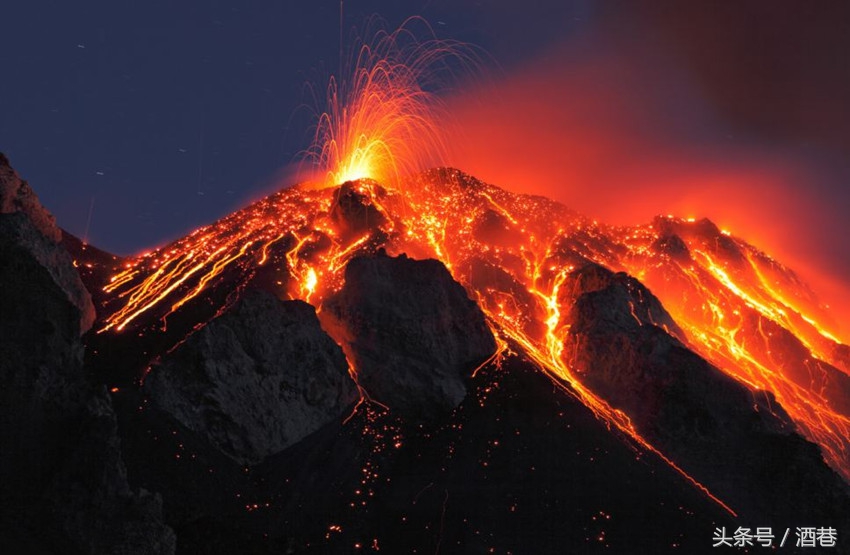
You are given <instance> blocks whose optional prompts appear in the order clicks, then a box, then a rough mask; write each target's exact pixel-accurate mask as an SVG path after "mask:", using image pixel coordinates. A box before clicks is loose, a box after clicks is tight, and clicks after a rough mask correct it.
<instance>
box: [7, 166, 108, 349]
mask: <svg viewBox="0 0 850 555" xmlns="http://www.w3.org/2000/svg"><path fill="white" fill-rule="evenodd" d="M0 214H9V215H13V214H20V215H21V216H23V218H19V219H18V220H12V222H14V223H9V224H5V225H4V227H3V229H2V233H3V234H4V235H10V237H12V236H13V237H14V240H15V241H16V242H17V243H18V244H19V245H20V246H21V247H23V248H25V249H27V250H28V251H30V252H31V253H32V255H33V256H35V258H36V260H38V262H39V263H40V264H41V265H42V266H43V267H44V268H46V269H47V270H48V271H49V272H50V275H51V276H52V278H53V280H54V281H55V282H56V284H58V285H59V287H60V288H61V289H62V291H64V292H65V295H66V296H67V297H68V300H69V301H71V303H72V304H73V305H74V306H76V307H77V309H78V310H79V311H80V333H85V332H86V331H88V329H89V328H91V325H92V323H93V322H94V319H95V310H94V305H93V304H92V301H91V295H90V294H89V292H88V291H87V290H86V288H85V286H84V285H83V282H82V281H81V280H80V276H79V274H78V273H77V271H76V269H75V268H74V267H73V264H72V261H71V257H70V255H69V254H68V252H67V251H66V250H65V249H64V248H63V247H62V246H61V244H60V242H61V241H62V232H61V230H60V229H59V228H58V227H57V226H56V222H55V221H54V219H53V215H52V214H50V212H48V211H47V210H46V209H45V208H44V207H43V206H42V205H41V203H40V202H39V201H38V197H37V196H36V194H35V193H34V192H33V190H32V189H31V188H30V186H29V184H27V182H26V181H23V180H22V179H21V178H20V177H19V176H18V173H17V172H16V171H15V170H14V169H13V168H12V167H11V166H10V165H9V159H8V158H6V156H5V155H3V154H2V153H0ZM20 219H26V220H28V221H29V222H30V224H31V225H30V226H26V225H23V224H21V223H19V222H20Z"/></svg>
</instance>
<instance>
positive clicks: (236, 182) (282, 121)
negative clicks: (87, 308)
mask: <svg viewBox="0 0 850 555" xmlns="http://www.w3.org/2000/svg"><path fill="white" fill-rule="evenodd" d="M814 4H815V3H806V2H802V1H801V2H791V1H778V2H770V3H769V6H766V5H765V3H764V2H760V1H758V0H741V1H739V2H710V1H706V2H702V1H699V2H687V3H683V2H676V1H666V0H661V1H654V2H648V1H647V2H643V1H630V2H613V1H607V0H605V1H597V0H571V1H556V0H525V1H521V2H517V1H514V0H455V1H452V0H419V1H407V2H404V1H390V0H383V1H381V0H368V1H367V0H363V1H354V0H349V1H347V2H345V10H344V14H345V16H344V22H343V27H344V29H345V35H346V36H349V31H350V29H351V28H352V27H354V26H362V25H363V23H364V22H365V20H366V19H367V17H369V16H370V15H372V14H378V15H380V16H381V17H382V18H384V19H385V20H386V21H387V26H388V28H394V27H395V26H397V25H398V24H399V23H400V22H401V21H403V20H404V19H406V18H407V17H409V16H412V15H421V16H424V17H425V18H426V19H427V20H428V21H430V22H431V24H432V26H433V27H434V29H435V31H436V32H437V34H438V35H439V36H440V37H441V38H448V39H457V40H461V41H464V42H469V43H473V44H476V45H478V46H480V47H481V48H483V49H484V50H486V51H487V52H488V53H489V55H490V56H491V58H492V60H493V62H494V63H493V64H492V65H493V66H494V67H495V66H499V69H493V68H491V69H493V71H492V80H493V83H494V84H495V89H496V90H497V92H498V89H499V86H501V85H504V86H505V94H504V96H505V98H511V99H517V98H518V100H517V102H516V105H515V106H512V107H509V110H510V111H511V112H512V115H513V116H514V117H513V122H512V125H513V126H514V127H512V128H511V132H510V134H511V137H515V140H517V141H521V143H522V144H520V145H518V146H525V147H528V145H529V144H534V143H536V142H540V143H542V140H537V141H536V140H535V139H536V134H537V130H536V129H529V130H528V133H527V136H525V135H524V134H523V133H517V132H516V131H517V129H516V125H517V122H519V124H521V123H522V122H523V121H526V119H528V120H529V121H531V120H532V119H533V118H535V117H536V118H538V120H540V117H541V116H540V113H535V112H534V110H533V108H534V106H535V105H536V104H537V105H539V104H541V103H547V104H546V105H545V106H543V108H544V111H543V113H544V114H545V115H544V117H545V121H542V123H541V122H540V121H538V122H537V125H542V127H540V133H543V132H548V133H550V134H552V133H554V134H555V137H556V138H555V139H554V140H553V139H552V137H548V136H547V137H546V138H545V139H546V141H548V143H549V150H546V149H544V148H542V147H541V150H540V157H539V158H541V159H542V158H545V159H547V160H548V162H552V160H553V159H557V158H559V156H560V155H559V154H558V152H560V151H561V150H563V149H562V148H561V145H560V144H558V141H557V135H558V134H560V133H561V132H563V133H565V134H567V135H568V134H569V133H570V131H571V128H570V126H571V125H573V124H575V123H576V122H578V123H579V124H581V125H583V126H584V127H585V128H584V131H586V133H585V134H586V136H587V139H586V140H585V139H584V137H580V138H579V139H578V140H576V141H574V142H575V143H576V144H577V145H578V146H582V145H583V143H588V144H590V143H591V142H592V140H593V134H594V132H596V133H597V134H598V133H599V129H595V127H596V126H595V124H594V122H595V121H597V120H598V121H599V122H600V125H599V128H600V129H605V130H607V131H606V132H610V133H609V134H611V133H614V134H616V133H619V134H620V135H623V134H625V135H629V134H630V133H631V134H632V135H633V136H632V137H631V139H632V141H631V142H628V141H626V142H623V141H622V140H619V139H618V141H617V142H616V144H619V145H620V147H621V148H630V149H632V150H634V147H635V144H638V143H643V144H644V145H646V144H654V142H653V141H659V144H665V145H667V144H670V143H675V144H676V145H679V146H682V145H683V146H685V147H693V148H691V149H690V150H691V151H693V152H699V153H700V156H701V158H700V159H701V160H702V161H703V162H705V161H710V162H711V163H714V162H717V161H720V162H722V161H728V160H729V159H732V158H738V157H746V156H751V157H752V156H756V157H757V158H758V159H759V160H760V161H764V160H767V159H779V160H791V161H793V162H794V164H796V165H797V166H800V167H805V171H803V172H797V173H795V174H794V175H798V176H801V177H799V178H797V179H796V181H794V182H793V183H791V185H790V186H791V187H793V188H794V195H793V198H794V202H792V203H790V204H789V202H788V201H787V199H788V198H792V197H791V196H788V195H785V198H786V202H785V203H784V204H783V203H779V204H776V203H772V201H773V200H775V198H778V197H779V196H780V195H779V194H772V193H771V191H763V190H758V191H756V190H755V189H753V191H754V192H753V194H751V195H750V196H749V197H745V198H744V197H742V198H744V200H743V201H741V202H745V203H747V205H745V206H742V208H741V209H742V210H743V211H744V212H746V211H747V210H750V211H752V213H753V214H760V216H761V218H762V221H764V220H765V218H767V219H772V220H774V221H776V222H780V220H781V221H782V222H784V221H785V220H788V221H791V222H792V224H790V225H789V224H787V223H783V224H782V226H778V227H782V229H781V232H777V233H774V234H773V235H771V236H770V241H768V245H769V246H774V247H784V251H783V254H784V253H789V254H790V257H791V260H792V262H796V261H799V260H803V261H804V262H811V263H812V264H814V265H815V266H817V267H819V268H820V269H825V270H826V271H828V272H829V273H830V275H832V276H834V277H837V278H838V280H839V281H843V282H844V283H845V284H846V283H850V241H847V239H846V237H848V236H850V218H848V217H847V215H846V213H847V209H848V208H850V186H848V183H850V110H848V104H847V102H846V99H847V98H850V64H847V62H846V53H847V52H850V4H846V3H839V2H834V3H816V4H817V5H814ZM339 9H340V3H339V1H338V0H330V1H319V2H298V3H295V2H284V1H272V0H256V1H251V2H233V1H210V0H203V1H201V0H182V1H178V2H174V1H168V2H166V1H159V0H152V1H148V2H131V1H129V0H123V1H121V0H112V1H108V2H107V1H81V2H61V1H43V0H32V1H29V2H15V3H11V4H10V5H9V6H4V10H3V24H4V25H3V31H2V32H1V33H0V52H3V57H2V64H0V68H2V76H3V86H2V87H0V150H2V151H3V152H5V153H6V154H7V155H8V156H9V158H10V160H11V162H12V164H13V165H14V166H15V168H16V169H17V170H18V171H19V173H20V174H21V175H22V176H23V177H24V178H25V179H28V180H29V181H30V183H31V185H32V186H33V188H34V189H35V191H36V192H37V193H38V195H39V196H40V198H41V200H42V202H43V203H44V204H45V205H46V206H47V207H48V208H49V209H50V210H51V211H52V212H53V213H54V215H55V216H56V218H57V220H58V222H59V224H60V225H61V226H63V227H64V228H66V229H68V230H69V231H71V232H72V233H75V234H77V235H80V236H82V235H83V234H84V233H85V231H86V226H87V221H88V214H89V208H90V206H91V205H92V199H94V208H93V211H92V217H91V221H90V225H89V230H88V238H89V240H90V242H92V243H93V244H95V245H98V246H101V247H103V248H105V249H107V250H110V251H113V252H116V253H122V254H126V253H133V252H138V251H140V250H143V249H145V248H148V247H152V246H156V245H158V244H161V243H163V242H165V241H167V240H169V239H173V238H176V237H178V236H180V235H181V234H183V233H185V232H187V231H189V230H191V229H193V228H195V227H197V226H199V225H201V224H205V223H209V222H211V221H212V220H214V219H216V218H218V217H220V216H222V215H224V214H226V213H228V212H230V211H231V210H233V209H235V208H238V207H240V206H243V205H244V204H246V203H247V202H248V201H250V200H253V199H255V198H258V197H260V196H262V195H263V194H265V193H268V192H270V191H271V190H272V189H273V188H274V187H276V186H279V185H280V184H281V182H283V183H286V179H285V178H282V177H281V176H282V175H285V173H286V168H287V167H289V166H290V165H291V163H292V162H293V160H294V159H295V157H296V154H297V153H298V152H299V151H300V150H302V149H305V148H307V147H308V146H309V139H310V137H309V127H310V123H311V121H310V117H309V111H308V110H300V111H299V110H298V106H299V105H300V104H301V103H303V102H304V101H306V100H307V99H308V97H307V96H305V94H304V85H305V83H306V82H308V81H312V82H314V83H317V84H318V86H319V87H323V86H324V81H323V79H324V77H325V76H326V75H327V73H328V71H333V70H334V69H335V68H337V67H338V63H339V60H338V52H339V33H340V25H339ZM601 52H604V53H605V54H604V60H605V65H604V67H602V69H600V71H599V72H596V71H595V69H594V67H593V64H594V63H596V61H595V57H597V56H600V57H601V56H602V55H601V54H600V53H601ZM582 62H586V63H582ZM528 68H532V69H530V70H529V69H528ZM541 68H543V70H544V71H543V72H542V75H543V78H541V77H540V75H541V73H540V71H539V70H540V69H541ZM526 70H528V71H530V73H529V75H532V76H536V78H535V80H529V82H528V83H527V84H525V83H523V82H522V81H520V83H519V85H518V84H517V83H516V79H517V77H516V76H518V75H523V72H524V71H526ZM534 71H538V73H534ZM618 72H619V73H618ZM597 73H598V74H599V75H598V77H599V78H598V79H596V75H597ZM620 74H622V75H620ZM550 77H551V79H550ZM620 77H622V79H620ZM523 78H525V77H523ZM511 79H514V81H513V82H512V81H511ZM588 83H591V86H589V87H588ZM582 87H584V89H582ZM578 90H583V91H584V92H583V94H584V95H585V96H584V97H578V96H577V93H576V91H578ZM517 91H519V93H517ZM588 91H589V92H588ZM517 94H519V96H517ZM588 96H590V97H597V98H599V99H605V102H602V101H599V102H596V103H593V102H587V97H588ZM560 98H564V99H567V100H565V101H563V102H560V101H559V99H560ZM467 100H468V99H467ZM473 100H475V99H473ZM606 102H607V104H606ZM529 109H531V111H530V112H527V111H528V110H529ZM571 110H572V111H573V112H581V113H578V114H577V113H570V111H571ZM538 112H540V110H538ZM494 113H496V114H498V113H499V112H498V110H497V111H495V112H494ZM631 113H634V114H640V115H642V116H643V117H644V118H645V120H646V121H640V122H637V124H636V123H635V122H634V121H632V122H630V123H629V124H628V125H622V126H621V125H619V123H618V122H619V120H620V119H623V120H626V119H629V120H633V119H634V118H631V116H630V114H631ZM548 114H551V116H549V115H548ZM623 116H625V117H623ZM478 123H479V124H480V123H481V122H480V121H479V122H478ZM485 123H486V122H485ZM546 125H549V126H550V127H551V129H543V127H545V126H546ZM629 125H632V127H629ZM635 125H637V126H638V127H635ZM558 126H560V127H558ZM484 127H486V126H484ZM482 128H483V127H482ZM636 129H637V131H638V132H639V133H645V134H646V137H647V140H646V141H644V137H643V135H635V131H636ZM482 136H483V138H484V140H483V141H481V142H482V144H480V145H479V147H480V149H487V148H488V144H484V143H487V136H488V135H487V133H484V134H483V135H482ZM475 138H476V139H477V140H479V141H480V140H481V137H479V136H475ZM494 144H495V143H494ZM610 144H614V143H611V141H610V137H608V138H606V139H605V140H601V141H597V143H594V149H595V150H593V152H595V154H596V156H597V157H600V156H601V159H602V160H603V162H604V161H605V160H606V157H605V155H606V152H607V151H606V150H605V149H606V148H607V147H608V145H610ZM623 145H625V146H623ZM467 146H468V145H467ZM508 146H510V145H508ZM638 146H639V144H638ZM553 147H554V151H553V150H552V148H553ZM754 149H757V154H756V155H752V152H753V151H754ZM739 151H740V152H741V153H744V152H747V153H748V154H746V156H744V154H741V155H740V156H739V155H738V152H739ZM553 152H555V154H553ZM671 152H673V151H666V152H665V153H662V154H659V157H660V158H663V157H664V156H673V155H674V154H671ZM626 154H628V153H626ZM650 154H651V153H650ZM678 154H679V152H678V151H677V152H676V154H675V155H678ZM623 155H624V153H623V152H619V151H612V153H611V162H610V164H608V163H607V162H606V164H608V165H610V166H615V165H617V164H618V163H619V162H620V160H619V157H622V156H623ZM645 157H646V153H645V152H640V153H639V156H638V155H637V154H635V155H634V156H633V158H634V159H638V158H641V159H642V158H645ZM503 158H504V157H503ZM634 159H633V160H630V164H634V163H635V160H634ZM555 162H557V163H560V164H566V165H562V166H560V167H559V166H557V164H554V165H552V164H550V165H551V166H552V167H553V168H555V170H556V171H561V170H569V169H570V168H572V167H573V166H575V167H579V166H581V164H582V163H585V162H586V160H583V159H579V158H577V157H574V158H572V159H570V158H568V157H564V158H563V160H561V161H558V160H555ZM720 162H717V163H718V164H719V163H720ZM746 162H747V163H750V162H749V161H746ZM513 163H514V165H515V166H517V167H518V168H519V172H520V173H521V170H522V167H520V166H521V165H522V164H526V165H527V164H529V159H528V156H525V155H523V156H518V157H517V160H515V161H513ZM706 163H708V162H706ZM597 165H599V164H597ZM603 165H604V164H603ZM751 165H752V164H751ZM656 166H657V164H656ZM795 167H796V166H795ZM559 168H560V169H559ZM500 169H501V168H500ZM515 169H516V168H515ZM603 169H604V168H603ZM703 169H704V166H699V167H696V166H695V172H699V171H702V170H703ZM585 170H587V171H583V172H579V173H578V174H577V175H579V176H580V177H582V178H583V179H587V180H588V181H587V182H586V183H584V187H583V189H578V188H576V187H578V185H576V184H573V188H572V189H569V188H566V187H565V188H564V189H563V190H557V189H555V190H553V189H552V188H551V187H550V188H549V189H547V192H549V193H551V194H552V196H555V197H556V198H558V200H561V201H563V202H565V203H567V204H571V205H573V206H576V207H578V208H580V209H582V210H585V211H588V212H591V213H592V215H596V214H593V212H594V211H595V207H597V208H598V210H599V215H600V216H602V217H603V219H604V218H605V217H606V215H608V213H610V211H609V212H606V210H607V209H609V208H610V207H611V206H615V205H617V203H618V200H619V201H620V202H621V203H623V202H629V203H632V202H633V201H634V200H635V199H636V198H638V197H636V196H635V195H641V196H642V199H643V200H642V205H645V211H646V213H644V212H640V213H636V214H637V216H638V218H639V221H645V220H646V219H648V218H649V217H650V216H651V214H652V213H658V212H661V213H666V212H667V211H668V210H667V208H668V207H667V206H665V202H667V201H669V200H670V198H672V197H670V195H669V190H668V191H667V193H665V194H666V195H667V196H665V195H664V194H660V193H658V192H654V191H651V190H649V189H647V190H646V191H644V190H643V189H639V190H637V191H636V190H635V187H638V186H637V185H635V184H634V183H631V182H629V183H628V190H626V189H621V190H620V191H617V190H616V188H614V189H605V188H604V187H606V186H607V184H606V183H607V182H605V181H604V179H608V178H610V177H611V175H612V174H608V173H604V172H603V173H600V171H599V170H600V168H597V167H595V166H594V167H592V168H590V169H587V168H585ZM591 170H592V171H591ZM477 171H478V170H477ZM624 171H625V170H624ZM628 171H630V172H632V173H635V172H636V173H645V176H646V177H647V179H645V180H644V181H645V182H651V181H652V179H653V178H654V177H655V174H654V173H653V171H657V169H653V167H649V166H647V167H630V168H629V169H628ZM795 171H796V170H795ZM516 174H517V172H516V171H515V172H513V174H512V175H516ZM711 174H712V168H709V170H708V171H707V172H706V175H711ZM505 175H508V173H505ZM488 177H490V176H488ZM677 177H678V175H677ZM603 178H604V179H603ZM594 179H595V180H596V181H594ZM491 180H492V181H495V182H497V183H498V184H500V185H504V186H506V187H508V188H510V187H511V185H512V184H511V183H503V182H499V179H498V176H496V179H492V178H491ZM686 181H687V180H686ZM704 181H705V180H703V182H701V184H700V185H699V186H700V187H706V186H708V187H711V186H712V185H710V184H709V185H705V183H704ZM557 182H558V179H557V175H556V176H555V177H554V178H553V179H552V183H553V184H557ZM687 183H690V181H687V182H685V181H683V185H682V189H687V187H688V186H689V185H688V184H687ZM553 186H554V185H553ZM643 186H645V185H641V186H640V187H643ZM744 186H745V187H746V185H744ZM624 187H626V185H624ZM728 190H729V184H726V189H725V190H724V191H728ZM594 191H598V192H599V194H596V193H594V194H593V195H589V192H594ZM718 191H720V189H718ZM603 192H605V194H603ZM711 192H712V191H711V190H709V191H708V193H711ZM199 193H203V194H199ZM703 193H705V191H703ZM606 194H607V196H606ZM656 194H657V195H658V202H657V204H658V206H657V207H656V206H655V205H653V202H654V199H655V198H656ZM721 194H725V192H724V193H718V195H721ZM630 195H631V196H630ZM596 197H599V198H598V199H597V198H596ZM588 199H589V200H588ZM798 199H799V202H798ZM674 200H675V199H674ZM594 203H596V204H594ZM789 206H790V207H791V209H793V210H791V209H789ZM789 210H790V211H789ZM706 211H707V212H708V213H707V214H705V215H708V216H713V214H712V213H711V210H710V206H708V205H706ZM698 215H703V214H698ZM739 221H740V222H742V223H743V221H742V220H739ZM739 229H741V230H743V231H747V232H749V229H747V228H746V226H745V225H741V226H739ZM756 239H760V238H756ZM848 298H850V297H848Z"/></svg>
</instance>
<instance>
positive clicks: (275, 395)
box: [144, 290, 358, 464]
mask: <svg viewBox="0 0 850 555" xmlns="http://www.w3.org/2000/svg"><path fill="white" fill-rule="evenodd" d="M144 391H145V392H146V393H147V394H148V395H149V396H150V399H151V401H152V402H153V404H154V406H155V407H157V408H158V409H160V410H162V411H164V412H166V413H168V414H170V415H171V416H172V417H173V418H175V419H176V420H177V421H178V422H180V423H181V424H182V425H183V426H185V427H186V428H188V429H190V430H193V431H194V432H197V433H198V434H200V435H201V436H202V437H204V438H206V439H207V440H208V441H209V442H210V443H211V444H213V445H215V446H216V447H217V448H218V449H220V450H221V451H222V452H223V453H225V454H227V455H229V456H230V457H232V458H233V459H234V460H236V461H238V462H240V463H242V464H255V463H258V462H260V461H262V460H263V459H264V458H265V457H267V456H268V455H270V454H272V453H276V452H279V451H281V450H283V449H285V448H286V447H289V446H290V445H292V444H294V443H296V442H297V441H299V440H301V439H302V438H304V437H305V436H307V435H309V434H311V433H313V432H315V431H316V430H318V429H319V428H321V427H322V426H324V425H325V424H327V423H328V422H330V421H331V420H334V419H337V418H339V417H340V416H341V415H342V414H343V411H344V410H345V409H346V408H347V407H349V405H351V404H352V403H353V402H354V401H355V400H356V399H357V395H358V394H357V387H356V385H355V384H354V382H353V380H352V379H351V377H350V376H349V374H348V364H347V363H346V360H345V355H343V352H342V350H341V349H340V348H339V346H338V345H337V344H336V343H334V342H333V340H332V339H331V338H330V337H329V336H328V335H327V334H326V333H325V332H324V330H322V328H321V327H320V325H319V320H318V318H316V312H315V309H313V307H311V306H310V305H308V304H306V303H304V302H301V301H280V300H278V299H277V298H275V297H274V296H273V295H271V294H270V293H266V292H261V291H257V290H250V291H248V292H247V293H245V294H244V296H243V297H242V298H241V299H240V300H239V301H238V302H237V303H236V305H235V306H234V307H233V308H231V309H229V310H228V311H227V312H225V313H224V314H223V315H222V316H219V317H218V318H216V319H214V320H213V321H211V322H210V323H209V324H208V325H206V326H205V327H204V328H203V329H201V330H200V331H199V332H197V333H195V334H194V335H192V336H190V337H189V339H188V340H187V341H186V342H185V343H183V344H182V345H180V346H179V347H178V348H177V349H176V350H175V351H174V352H172V353H170V354H168V355H166V356H165V357H164V358H163V360H162V362H161V363H160V364H159V365H157V366H154V368H153V369H152V370H151V372H150V374H149V375H148V376H147V378H146V380H145V387H144Z"/></svg>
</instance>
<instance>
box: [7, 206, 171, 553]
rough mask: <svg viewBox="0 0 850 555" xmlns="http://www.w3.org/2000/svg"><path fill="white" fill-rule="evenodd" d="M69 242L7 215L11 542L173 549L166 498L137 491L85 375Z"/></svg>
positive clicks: (58, 549) (30, 547)
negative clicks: (65, 249)
mask: <svg viewBox="0 0 850 555" xmlns="http://www.w3.org/2000/svg"><path fill="white" fill-rule="evenodd" d="M60 248H61V247H59V246H58V245H57V244H56V243H55V242H53V240H52V239H50V238H47V237H45V236H44V235H42V234H41V233H40V231H39V230H38V228H37V226H36V225H35V224H33V223H32V222H31V221H30V220H29V218H28V217H27V215H26V214H25V213H24V212H21V211H17V212H15V213H12V214H0V307H2V312H3V314H2V318H0V338H2V340H0V446H2V447H0V514H2V518H1V519H0V545H2V551H3V552H4V553H33V552H37V553H69V552H70V553H75V552H81V553H124V554H135V553H138V554H142V553H157V554H158V553H162V554H165V553H173V552H174V548H175V537H174V533H173V532H172V531H171V529H170V528H168V527H167V526H165V525H164V524H163V521H162V512H161V500H160V498H159V497H158V496H157V495H155V494H151V493H148V492H145V491H133V490H132V489H131V488H130V486H129V484H128V482H127V477H126V471H125V467H124V464H123V462H122V460H121V456H120V449H119V446H120V441H119V438H118V435H117V424H116V418H115V413H114V411H113V408H112V404H111V401H110V399H109V397H108V395H107V393H106V391H105V389H104V388H103V387H97V386H94V385H92V384H90V383H89V382H88V381H87V379H86V376H85V373H84V369H83V345H82V343H81V341H80V322H81V314H80V310H79V308H78V307H77V306H75V304H76V303H72V301H71V300H70V299H69V296H68V294H67V290H66V289H65V287H63V285H66V284H67V281H65V280H64V278H67V277H69V276H73V275H74V271H75V270H74V268H73V266H72V265H71V260H70V258H69V257H68V256H67V253H66V254H65V255H64V256H62V255H61V252H60V251H59V250H58V249H60ZM45 253H48V255H49V256H48V258H49V261H50V264H49V265H48V266H45V264H44V262H43V261H44V260H45V258H44V255H45ZM76 279H77V281H79V277H77V278H76ZM88 304H89V306H90V304H91V303H90V302H89V303H88ZM82 321H83V322H85V318H83V319H82Z"/></svg>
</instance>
